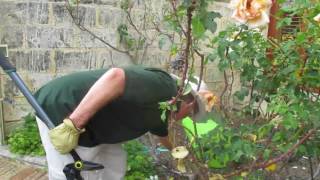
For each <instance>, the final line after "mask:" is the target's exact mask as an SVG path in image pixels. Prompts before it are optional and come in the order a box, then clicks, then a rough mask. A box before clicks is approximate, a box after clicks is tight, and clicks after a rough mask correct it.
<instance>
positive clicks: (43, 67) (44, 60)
mask: <svg viewBox="0 0 320 180" xmlns="http://www.w3.org/2000/svg"><path fill="white" fill-rule="evenodd" d="M9 57H10V60H11V62H12V63H13V64H14V66H15V67H16V68H17V71H18V72H20V73H21V72H28V73H34V72H47V71H48V70H49V67H50V63H51V62H50V51H47V50H32V51H10V52H9Z"/></svg>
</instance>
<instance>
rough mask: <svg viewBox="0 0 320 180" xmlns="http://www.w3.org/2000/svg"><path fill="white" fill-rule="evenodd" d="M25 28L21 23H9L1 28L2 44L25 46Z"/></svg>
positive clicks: (13, 46)
mask: <svg viewBox="0 0 320 180" xmlns="http://www.w3.org/2000/svg"><path fill="white" fill-rule="evenodd" d="M24 31H25V30H24V28H23V26H21V25H9V24H8V25H7V26H5V27H2V28H0V42H1V44H8V47H9V48H21V47H23V37H24V35H23V34H24Z"/></svg>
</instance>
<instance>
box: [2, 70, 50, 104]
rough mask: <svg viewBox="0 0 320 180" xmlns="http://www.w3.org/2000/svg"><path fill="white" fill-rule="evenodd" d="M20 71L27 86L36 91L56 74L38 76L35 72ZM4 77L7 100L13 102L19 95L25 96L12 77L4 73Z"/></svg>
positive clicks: (3, 86)
mask: <svg viewBox="0 0 320 180" xmlns="http://www.w3.org/2000/svg"><path fill="white" fill-rule="evenodd" d="M18 73H19V76H20V78H21V79H22V81H23V82H24V84H25V85H26V87H27V88H28V89H29V90H30V91H31V92H35V91H36V89H38V88H39V87H40V86H41V85H42V84H43V83H45V82H47V81H48V80H50V79H52V78H53V77H54V76H53V75H50V74H47V75H41V76H39V79H37V78H38V77H37V76H36V75H37V74H33V73H20V72H18ZM1 79H2V87H1V88H2V89H3V97H4V99H6V101H8V102H11V101H14V100H15V98H17V97H23V94H22V93H21V92H20V90H19V88H18V87H17V86H16V84H15V83H14V82H13V81H12V79H11V78H10V77H9V76H7V75H4V76H2V77H1Z"/></svg>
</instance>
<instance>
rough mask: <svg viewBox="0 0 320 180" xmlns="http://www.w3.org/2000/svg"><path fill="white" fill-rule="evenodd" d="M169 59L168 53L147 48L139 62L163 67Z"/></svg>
mask: <svg viewBox="0 0 320 180" xmlns="http://www.w3.org/2000/svg"><path fill="white" fill-rule="evenodd" d="M168 61H169V53H168V52H165V51H159V50H157V49H151V48H150V49H148V53H147V55H146V57H145V59H140V61H139V64H140V63H141V64H144V65H147V66H151V67H164V66H166V65H167V63H168Z"/></svg>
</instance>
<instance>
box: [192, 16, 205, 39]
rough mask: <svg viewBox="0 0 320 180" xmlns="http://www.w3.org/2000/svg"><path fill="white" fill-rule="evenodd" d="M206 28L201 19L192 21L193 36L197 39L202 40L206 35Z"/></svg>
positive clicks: (195, 18)
mask: <svg viewBox="0 0 320 180" xmlns="http://www.w3.org/2000/svg"><path fill="white" fill-rule="evenodd" d="M205 31H206V30H205V27H204V25H203V23H202V21H201V19H200V18H199V17H198V16H196V17H194V18H193V19H192V34H193V36H194V37H195V38H197V39H200V38H201V37H202V36H203V35H204V33H205Z"/></svg>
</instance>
